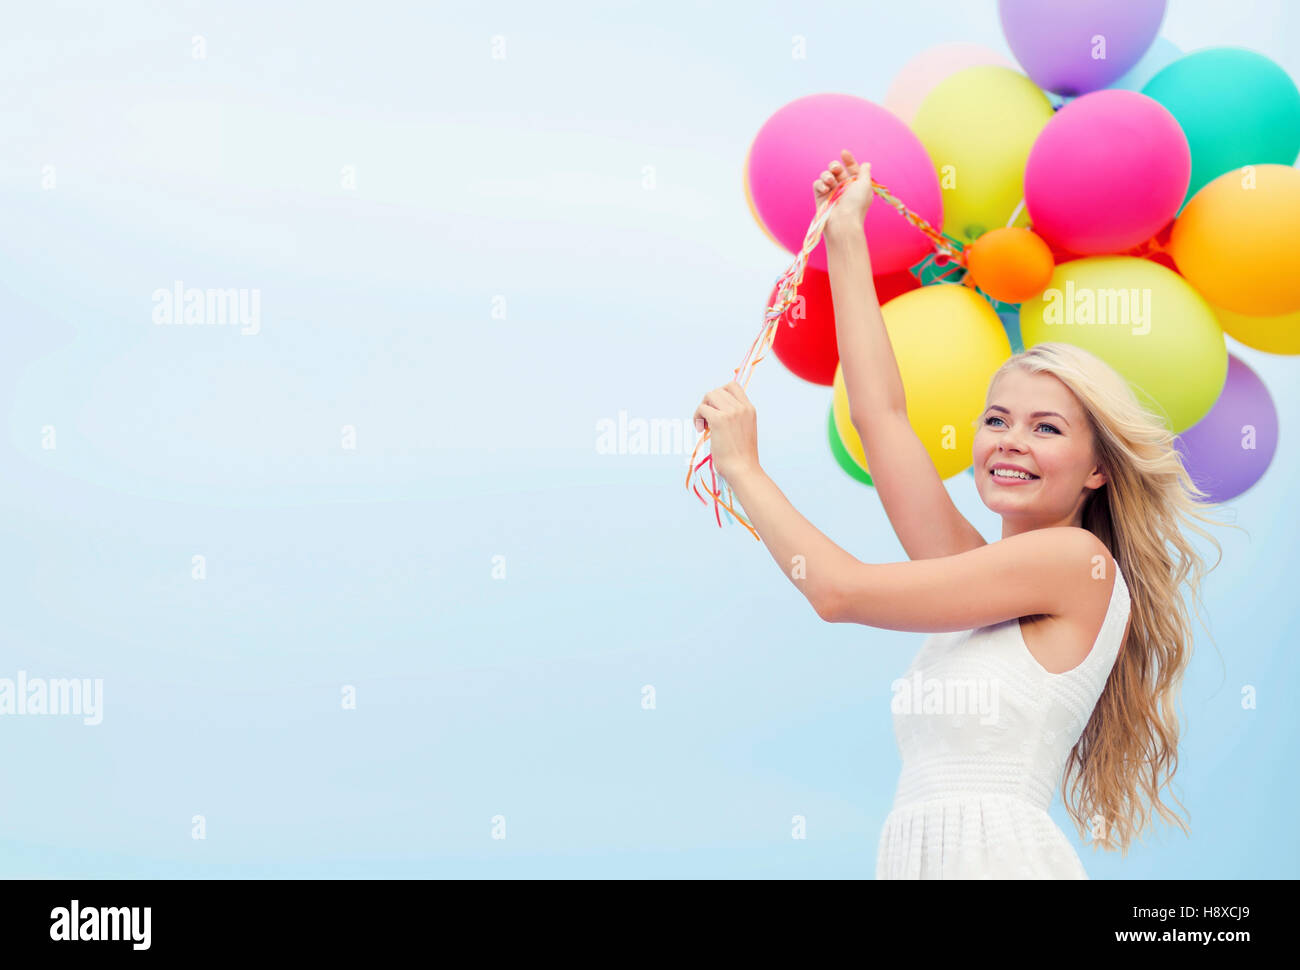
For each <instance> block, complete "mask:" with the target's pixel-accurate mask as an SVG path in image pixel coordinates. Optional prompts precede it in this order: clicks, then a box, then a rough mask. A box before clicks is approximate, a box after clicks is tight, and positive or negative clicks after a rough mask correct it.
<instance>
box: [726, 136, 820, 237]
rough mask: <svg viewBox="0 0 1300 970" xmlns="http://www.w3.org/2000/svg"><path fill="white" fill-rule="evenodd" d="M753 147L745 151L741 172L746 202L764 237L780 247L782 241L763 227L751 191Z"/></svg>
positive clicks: (810, 184) (751, 145)
mask: <svg viewBox="0 0 1300 970" xmlns="http://www.w3.org/2000/svg"><path fill="white" fill-rule="evenodd" d="M753 147H754V146H753V144H752V143H751V144H750V146H749V148H746V149H745V164H744V166H743V167H742V168H741V170H740V173H741V174H740V177H741V180H742V181H743V182H744V183H745V202H746V203H748V204H749V214H750V215H751V216H753V217H754V221H755V222H757V223H758V228H760V229H762V230H763V235H765V236H767V238H768V239H770V240H772V242H774V243H776V244H777V245H778V246H781V240H779V239H777V238H776V236H774V235H772V232H771V230H770V229H768V228H767V226H765V225H763V219H762V217H760V216H759V214H758V206H756V205H754V194H753V193H752V192H751V191H750V190H749V153H750V151H751V150H752V149H753ZM812 181H813V180H812V179H809V180H808V183H809V188H808V191H809V193H811V192H812V187H811V186H812ZM781 249H782V250H783V251H784V252H789V250H788V249H786V248H785V247H784V246H781Z"/></svg>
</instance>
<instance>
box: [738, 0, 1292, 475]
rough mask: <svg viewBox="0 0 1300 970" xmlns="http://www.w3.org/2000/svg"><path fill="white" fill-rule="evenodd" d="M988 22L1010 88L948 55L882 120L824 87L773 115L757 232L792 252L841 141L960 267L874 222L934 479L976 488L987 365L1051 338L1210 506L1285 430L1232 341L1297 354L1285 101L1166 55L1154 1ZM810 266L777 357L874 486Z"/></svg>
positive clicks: (882, 274)
mask: <svg viewBox="0 0 1300 970" xmlns="http://www.w3.org/2000/svg"><path fill="white" fill-rule="evenodd" d="M999 12H1000V15H1001V20H1002V28H1003V33H1004V35H1005V38H1006V41H1007V45H1008V47H1009V48H1010V50H1011V52H1012V54H1013V55H1014V57H1015V60H1016V61H1017V62H1018V63H1019V69H1017V67H1016V66H1015V65H1013V64H1012V63H1011V62H1010V61H1009V60H1008V59H1007V58H1005V57H1003V56H1002V55H1000V54H998V53H996V52H994V51H992V50H988V49H986V48H983V47H980V46H978V45H974V44H944V45H940V46H938V47H934V48H931V49H930V50H927V51H925V52H923V53H922V54H920V55H918V56H917V57H915V58H914V59H913V60H912V61H911V62H909V63H908V64H907V65H906V66H905V67H904V68H903V70H902V71H901V72H900V73H899V74H898V76H897V78H896V79H895V81H894V83H893V84H892V86H891V87H890V89H889V91H888V92H887V93H886V95H885V97H884V99H883V103H882V104H875V103H873V102H871V101H869V100H866V99H864V98H859V97H855V96H853V95H849V94H816V95H810V96H808V97H803V98H799V99H798V100H796V101H793V102H791V103H790V104H787V105H785V106H784V107H782V108H781V109H780V110H778V111H777V112H776V113H775V114H773V115H772V116H771V117H770V118H769V119H768V120H767V122H766V123H764V124H763V126H762V127H761V128H760V129H759V131H758V134H757V135H756V136H755V137H754V140H753V142H752V144H751V145H750V148H749V151H748V153H747V155H746V159H745V166H744V169H745V195H746V199H747V200H748V203H749V207H750V210H751V212H752V213H753V215H754V219H755V220H756V221H757V223H758V225H759V227H760V228H761V229H762V230H763V232H765V233H766V234H767V235H768V236H769V237H770V238H771V239H772V240H773V241H774V242H775V243H777V244H778V245H779V246H781V247H782V248H784V249H786V250H788V251H789V252H791V253H795V252H798V251H799V249H800V247H801V246H802V244H803V240H804V235H805V232H806V231H807V228H808V225H809V222H810V220H811V219H812V216H813V212H814V203H813V197H812V191H811V188H810V185H811V182H812V181H813V180H814V179H815V178H816V177H817V175H818V174H819V173H820V172H821V171H823V170H824V168H825V167H826V164H827V162H828V161H829V160H831V159H835V158H838V157H839V154H840V150H841V149H843V148H848V149H850V150H851V151H852V152H853V153H854V155H855V156H856V157H857V158H858V159H859V160H861V161H866V162H870V163H871V175H872V178H873V179H876V180H877V181H879V182H880V183H882V184H883V185H885V186H888V188H889V189H890V190H891V191H892V192H893V194H894V195H895V196H897V197H898V198H899V199H901V200H903V202H904V203H905V204H906V205H907V206H908V207H909V208H910V209H912V210H913V211H914V212H916V213H917V214H919V215H920V216H922V217H923V218H924V219H926V220H928V221H929V222H930V223H931V224H932V225H934V226H936V227H942V229H943V233H944V235H946V236H947V237H948V238H949V239H950V240H951V241H952V242H953V243H954V244H955V246H956V248H957V249H958V250H960V252H961V255H962V260H961V265H959V266H950V267H948V268H947V269H945V270H944V271H943V272H937V271H936V270H937V269H938V268H937V267H936V262H938V263H942V262H944V258H943V257H941V256H936V254H935V252H934V251H933V250H932V249H931V244H930V242H929V240H927V239H926V238H925V236H923V235H922V234H921V233H919V232H917V231H916V230H915V229H914V228H913V227H912V226H910V225H909V224H908V223H907V222H906V221H905V220H904V219H903V218H902V217H901V216H900V215H899V213H898V212H897V211H896V210H894V209H892V208H891V207H889V206H887V205H881V204H879V203H877V204H875V205H872V206H871V207H870V208H869V209H868V211H867V216H866V221H865V224H864V229H865V232H866V237H867V243H868V248H869V251H870V254H871V268H872V272H873V273H874V274H875V283H876V292H877V294H878V296H879V298H880V302H881V306H882V313H883V317H884V321H885V327H886V329H887V330H888V332H889V336H890V340H891V342H892V344H893V348H894V353H895V357H896V359H897V360H898V365H899V370H900V372H901V374H902V378H903V384H904V388H905V391H906V394H907V402H908V412H909V418H910V420H911V422H912V426H913V428H914V429H915V430H916V432H917V434H918V436H919V437H920V439H921V441H922V442H923V443H924V444H925V445H926V448H927V450H928V451H929V454H930V456H931V458H932V459H933V461H934V464H935V467H936V468H937V469H938V471H939V473H940V475H941V476H942V477H944V478H947V477H950V476H952V475H955V474H958V473H960V472H962V471H963V470H969V466H970V461H971V444H972V438H973V435H974V420H975V418H976V417H977V416H978V415H979V413H980V412H981V410H982V409H983V406H984V395H985V393H986V391H987V387H988V382H989V379H990V378H991V376H992V374H993V372H994V371H995V370H996V369H997V368H998V367H999V366H1000V365H1001V364H1002V363H1003V362H1004V361H1005V360H1006V359H1007V358H1008V357H1009V356H1010V355H1011V354H1012V353H1015V352H1018V351H1020V350H1023V349H1024V348H1025V347H1031V346H1033V345H1035V344H1038V343H1042V342H1046V341H1064V342H1067V343H1073V344H1077V345H1079V346H1082V347H1084V348H1086V349H1088V350H1090V351H1092V352H1093V353H1094V354H1096V355H1097V356H1099V357H1101V358H1102V359H1103V360H1105V361H1106V362H1107V363H1109V364H1110V365H1111V366H1112V367H1114V368H1115V369H1116V370H1117V371H1118V372H1119V373H1121V374H1122V375H1124V377H1125V378H1127V379H1128V381H1129V382H1130V384H1131V385H1132V386H1133V388H1134V390H1135V392H1136V393H1137V394H1138V396H1139V398H1140V399H1142V400H1143V401H1144V403H1146V404H1147V405H1148V406H1149V407H1151V409H1152V410H1153V411H1155V412H1156V413H1157V414H1159V415H1161V416H1163V417H1164V419H1165V421H1166V422H1167V423H1168V425H1169V426H1170V428H1171V430H1173V431H1175V432H1177V433H1178V435H1179V437H1178V442H1179V448H1180V450H1181V451H1182V454H1183V457H1184V460H1185V463H1186V465H1187V468H1188V470H1189V472H1190V473H1191V474H1192V477H1193V479H1194V480H1195V481H1196V482H1197V484H1198V485H1199V486H1200V488H1201V489H1203V490H1204V491H1205V492H1207V493H1208V494H1209V495H1210V497H1211V499H1213V500H1216V501H1223V500H1226V499H1229V498H1233V497H1235V496H1237V495H1240V494H1241V493H1242V492H1244V491H1245V490H1246V489H1248V488H1250V487H1251V486H1252V485H1253V484H1254V483H1255V482H1256V481H1258V480H1259V478H1260V477H1261V476H1262V475H1263V474H1264V472H1265V470H1266V469H1267V468H1268V465H1269V463H1270V462H1271V460H1272V457H1273V454H1274V452H1275V450H1276V447H1277V434H1278V427H1277V425H1278V422H1277V412H1276V408H1275V407H1274V405H1273V402H1272V399H1271V397H1270V395H1269V393H1268V390H1267V388H1266V387H1265V386H1264V384H1263V382H1262V381H1261V380H1260V379H1259V377H1258V376H1257V375H1256V374H1255V373H1254V372H1253V371H1252V370H1251V369H1250V368H1249V367H1248V366H1247V365H1246V364H1245V363H1243V362H1242V361H1241V360H1240V359H1239V358H1238V357H1236V356H1233V355H1231V354H1229V352H1228V343H1227V341H1226V340H1225V334H1226V335H1228V336H1230V337H1231V338H1233V339H1234V340H1237V341H1239V342H1240V343H1241V344H1243V345H1245V346H1247V347H1251V348H1254V349H1256V350H1261V351H1266V352H1268V353H1272V354H1288V355H1296V354H1300V271H1297V270H1296V269H1295V268H1294V267H1293V268H1291V269H1287V263H1288V262H1289V260H1290V255H1289V245H1288V239H1289V234H1290V233H1292V232H1294V230H1295V227H1296V226H1297V225H1300V170H1297V168H1296V167H1295V163H1296V158H1297V155H1298V154H1300V91H1298V90H1297V88H1296V84H1295V82H1294V81H1292V79H1291V78H1290V77H1289V76H1288V75H1287V73H1286V72H1285V71H1284V70H1282V68H1280V67H1279V66H1278V65H1277V64H1275V63H1274V62H1273V61H1271V60H1269V59H1268V58H1267V57H1264V56H1263V55H1261V54H1258V53H1255V52H1253V51H1249V50H1242V49H1237V48H1212V49H1209V50H1201V51H1196V52H1193V53H1188V54H1184V53H1183V52H1181V51H1179V50H1178V48H1176V47H1175V46H1174V45H1173V44H1171V43H1169V41H1167V40H1165V39H1164V38H1161V37H1158V36H1157V34H1158V31H1159V29H1160V25H1161V22H1162V20H1163V17H1164V12H1165V0H1000V2H999ZM826 269H827V266H826V251H825V244H824V243H822V244H819V245H818V247H817V249H816V250H814V251H813V253H812V255H811V256H810V258H809V261H808V266H807V269H806V271H805V274H804V279H803V283H802V285H801V286H800V289H799V299H798V300H797V302H796V304H795V305H794V306H792V307H791V308H790V309H789V310H788V311H787V312H786V315H785V316H784V317H783V318H782V320H781V325H780V327H779V329H778V332H777V335H776V337H775V341H774V343H773V345H772V349H773V352H774V353H775V355H776V356H777V358H778V359H780V360H781V361H782V362H783V363H784V364H785V366H786V367H787V368H788V369H789V370H790V371H791V372H792V373H794V374H796V375H797V376H799V377H801V378H803V379H805V380H808V381H811V382H813V383H816V384H821V385H826V386H830V387H832V388H833V393H832V404H831V409H830V416H829V419H828V436H829V438H830V446H831V451H832V453H833V454H834V455H835V458H836V460H837V461H838V462H839V464H840V466H841V467H842V468H843V469H844V470H845V471H846V472H847V473H848V474H850V475H852V476H853V477H854V478H856V479H858V480H859V481H863V482H865V483H867V484H870V482H871V477H870V471H869V469H868V467H867V461H866V457H865V455H864V453H863V449H862V443H861V441H860V439H859V437H858V434H857V432H856V431H855V430H854V428H853V425H852V422H851V421H850V420H849V413H848V397H847V394H846V393H845V390H844V384H843V379H842V374H841V372H840V369H839V359H838V352H837V349H836V339H835V317H834V308H833V305H832V301H831V289H830V279H829V276H828V275H827V272H826ZM953 270H957V271H958V272H957V273H956V275H954V273H953V272H952V271H953ZM954 284H956V285H954ZM775 295H776V294H775V293H771V294H768V305H769V306H771V305H773V301H774V299H775Z"/></svg>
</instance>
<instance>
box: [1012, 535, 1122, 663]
mask: <svg viewBox="0 0 1300 970" xmlns="http://www.w3.org/2000/svg"><path fill="white" fill-rule="evenodd" d="M1035 533H1039V535H1038V540H1039V543H1040V544H1041V545H1040V547H1039V548H1040V549H1044V550H1046V551H1047V554H1048V555H1049V556H1050V557H1051V561H1052V563H1053V565H1052V568H1051V571H1052V572H1053V573H1055V576H1056V579H1057V581H1058V582H1060V583H1061V584H1062V587H1063V588H1062V594H1063V595H1062V596H1061V598H1060V608H1059V611H1058V612H1056V613H1055V614H1052V615H1040V616H1034V617H1025V618H1023V620H1022V622H1021V624H1020V628H1021V634H1022V636H1023V637H1024V641H1025V646H1026V647H1027V648H1028V649H1029V652H1030V653H1031V654H1032V655H1033V656H1034V659H1035V660H1037V661H1038V663H1039V664H1040V665H1041V666H1042V667H1043V668H1044V669H1045V670H1047V671H1048V672H1050V673H1064V672H1065V671H1068V670H1073V669H1074V668H1075V667H1076V666H1078V665H1079V664H1080V663H1082V662H1083V660H1084V658H1086V657H1087V655H1088V653H1089V652H1090V651H1091V650H1092V647H1093V644H1094V643H1095V642H1096V639H1097V636H1098V634H1099V633H1100V632H1101V628H1102V625H1103V624H1104V623H1105V620H1106V614H1107V612H1108V611H1109V608H1110V600H1111V594H1112V591H1113V589H1114V585H1115V583H1116V582H1118V576H1117V574H1116V570H1115V566H1114V560H1113V557H1112V556H1111V554H1110V550H1108V549H1107V548H1106V544H1105V543H1104V542H1102V541H1101V540H1100V539H1099V538H1097V536H1095V535H1093V534H1092V533H1091V532H1089V531H1088V530H1087V529H1080V528H1075V527H1066V526H1063V527H1057V528H1051V529H1038V530H1035Z"/></svg>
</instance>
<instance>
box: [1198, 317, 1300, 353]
mask: <svg viewBox="0 0 1300 970" xmlns="http://www.w3.org/2000/svg"><path fill="white" fill-rule="evenodd" d="M1214 312H1215V315H1216V316H1218V318H1219V323H1220V324H1222V325H1223V332H1224V333H1226V334H1227V335H1228V336H1229V337H1232V338H1233V339H1234V340H1239V341H1240V342H1241V343H1243V344H1245V345H1246V346H1247V347H1254V348H1255V349H1256V350H1263V351H1267V352H1268V353H1270V354H1300V310H1296V311H1295V312H1294V313H1281V314H1278V315H1277V316H1275V317H1248V316H1246V314H1244V313H1236V312H1234V311H1232V310H1225V309H1224V308H1223V307H1221V306H1216V307H1215V308H1214Z"/></svg>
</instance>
